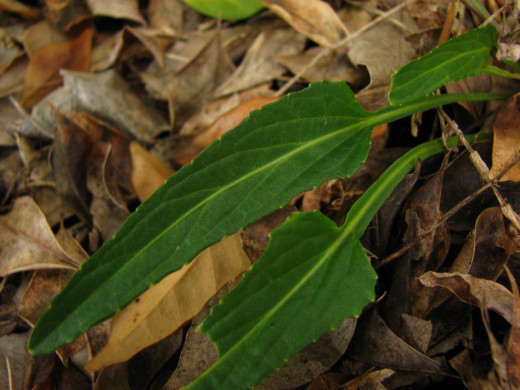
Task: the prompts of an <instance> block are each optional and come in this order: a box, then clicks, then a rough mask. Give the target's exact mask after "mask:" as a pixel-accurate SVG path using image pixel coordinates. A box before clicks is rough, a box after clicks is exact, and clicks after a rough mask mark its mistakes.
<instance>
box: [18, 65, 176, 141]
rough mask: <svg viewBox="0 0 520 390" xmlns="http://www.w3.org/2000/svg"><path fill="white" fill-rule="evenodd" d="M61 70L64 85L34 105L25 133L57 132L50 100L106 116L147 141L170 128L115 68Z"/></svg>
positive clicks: (63, 107)
mask: <svg viewBox="0 0 520 390" xmlns="http://www.w3.org/2000/svg"><path fill="white" fill-rule="evenodd" d="M61 74H62V75H63V82H64V86H63V87H62V88H59V89H58V90H56V91H54V92H52V93H51V94H50V95H49V96H47V98H46V99H45V100H44V101H42V102H41V103H40V104H38V105H36V106H35V107H34V108H33V111H32V113H31V118H30V119H27V120H25V121H24V123H23V124H22V128H21V130H20V132H21V133H22V134H26V135H33V136H42V134H41V130H40V128H44V129H45V130H46V131H47V134H44V137H48V136H49V135H48V133H50V134H54V132H55V129H56V123H55V117H54V113H53V111H52V109H51V107H50V105H49V103H50V104H51V105H52V106H54V107H56V108H57V109H58V110H60V111H62V112H82V113H88V114H90V115H92V116H94V117H96V118H103V119H104V121H106V122H108V123H110V124H111V125H112V126H114V127H116V128H117V129H118V130H120V131H121V132H122V133H123V134H126V135H127V136H128V138H129V139H133V138H135V139H137V140H139V141H140V142H142V143H143V144H145V145H148V144H150V143H152V142H153V141H154V139H155V136H157V135H158V134H160V133H161V132H164V131H168V130H169V125H168V123H167V122H166V120H165V119H164V117H163V116H162V114H161V113H160V112H159V111H158V110H157V109H155V108H153V107H150V106H147V105H145V104H144V103H143V102H142V101H141V99H140V98H139V96H138V95H137V94H136V93H135V92H134V91H133V90H132V89H131V88H130V86H129V85H128V84H127V83H126V82H125V81H124V80H123V79H122V78H121V77H120V76H119V75H118V74H117V73H116V72H115V71H114V70H108V71H105V72H100V73H96V74H88V73H81V72H72V71H62V72H61ZM128 107H132V109H131V110H129V109H128ZM35 123H37V124H39V127H38V126H35Z"/></svg>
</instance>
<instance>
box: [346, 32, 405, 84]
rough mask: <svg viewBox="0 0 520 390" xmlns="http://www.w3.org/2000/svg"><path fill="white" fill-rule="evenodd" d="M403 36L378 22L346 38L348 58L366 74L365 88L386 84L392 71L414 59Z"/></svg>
mask: <svg viewBox="0 0 520 390" xmlns="http://www.w3.org/2000/svg"><path fill="white" fill-rule="evenodd" d="M412 31H413V29H412ZM405 38H406V36H405V34H404V32H403V31H401V30H399V29H398V28H397V27H396V26H393V25H391V24H389V23H380V24H378V25H376V26H374V27H373V28H371V29H370V30H368V31H365V32H363V33H362V34H360V35H359V36H357V37H356V39H353V40H351V41H349V43H348V44H347V47H348V52H347V55H348V57H349V59H350V61H352V63H353V64H354V65H356V66H358V65H365V66H366V67H367V70H368V73H369V74H370V84H369V85H368V86H367V87H366V89H372V88H376V87H382V86H386V85H389V84H390V78H391V76H392V74H393V73H394V72H395V71H396V70H397V69H398V68H399V67H401V66H403V65H405V64H407V63H408V62H410V61H411V60H413V59H414V58H415V50H414V48H413V47H412V45H411V44H410V43H409V42H408V41H407V40H406V39H405Z"/></svg>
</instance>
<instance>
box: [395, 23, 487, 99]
mask: <svg viewBox="0 0 520 390" xmlns="http://www.w3.org/2000/svg"><path fill="white" fill-rule="evenodd" d="M496 42H497V30H496V29H495V27H493V26H491V25H489V26H487V27H483V28H477V29H474V30H470V31H468V32H467V33H465V34H463V35H460V36H458V37H456V38H453V39H450V40H449V41H447V42H445V43H443V44H441V45H439V46H437V47H436V48H435V49H433V50H432V51H431V52H430V53H429V54H427V55H425V56H423V57H420V58H418V59H416V60H414V61H412V62H410V63H408V64H407V65H405V66H403V67H401V68H400V69H399V70H398V71H397V72H396V73H395V74H394V75H393V76H392V85H391V89H390V94H389V96H388V98H389V101H390V103H391V104H393V105H399V104H405V103H409V102H412V101H414V100H416V99H418V98H421V97H424V96H427V95H429V94H430V93H431V92H433V91H435V90H437V89H438V88H440V87H442V86H443V85H444V84H446V83H448V82H450V81H456V80H460V79H463V78H466V77H471V76H478V75H480V74H483V73H486V66H487V64H488V63H489V61H490V59H491V52H492V50H493V49H494V48H495V46H496Z"/></svg>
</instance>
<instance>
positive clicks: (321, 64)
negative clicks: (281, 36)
mask: <svg viewBox="0 0 520 390" xmlns="http://www.w3.org/2000/svg"><path fill="white" fill-rule="evenodd" d="M318 56H319V60H318V61H317V62H316V64H315V65H314V66H312V67H309V66H308V64H309V63H310V62H311V61H313V60H314V58H315V57H318ZM279 61H280V63H281V64H282V65H283V66H285V67H286V68H287V69H289V70H290V71H291V73H294V74H300V72H303V73H301V78H302V79H303V80H305V81H308V82H316V81H321V80H329V81H345V82H347V83H348V84H349V85H350V86H351V87H353V88H354V89H360V88H361V87H362V86H364V85H366V84H368V77H367V72H366V70H365V69H363V68H360V67H354V65H352V64H351V63H350V61H349V60H348V58H347V55H346V54H345V52H343V51H335V50H329V49H326V48H323V47H312V48H310V49H309V50H306V51H305V52H303V53H298V54H295V55H291V56H286V57H280V60H279Z"/></svg>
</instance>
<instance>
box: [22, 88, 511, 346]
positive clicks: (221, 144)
mask: <svg viewBox="0 0 520 390" xmlns="http://www.w3.org/2000/svg"><path fill="white" fill-rule="evenodd" d="M493 98H495V99H496V98H503V96H502V95H497V94H453V95H441V96H432V97H428V98H425V99H422V100H418V101H416V102H413V103H411V104H408V105H406V106H403V107H388V108H387V109H383V110H380V111H378V112H376V113H370V112H368V111H365V110H363V109H362V108H361V107H360V106H359V104H358V103H357V102H356V100H355V98H354V94H353V93H352V91H351V90H350V89H349V88H348V86H347V85H346V84H345V83H343V82H338V83H331V82H320V83H315V84H312V85H311V86H310V87H309V88H307V89H306V90H304V91H302V92H299V93H295V94H290V95H288V96H286V97H284V98H282V99H280V100H279V101H278V102H275V103H273V104H270V105H268V106H265V107H264V108H262V109H261V110H259V111H256V112H253V113H252V114H251V115H250V116H249V117H248V118H247V119H246V120H245V121H243V122H242V123H241V124H240V125H239V126H238V127H237V128H236V129H234V130H233V131H231V132H229V133H227V134H226V135H225V136H223V137H222V139H221V140H218V141H216V142H214V143H213V144H212V145H210V147H208V148H207V149H206V150H205V151H204V152H203V153H202V154H201V155H200V156H199V157H197V158H196V159H195V160H194V161H193V163H192V164H190V165H187V166H185V167H184V168H182V169H181V170H180V171H179V172H177V173H176V174H175V175H173V176H172V177H171V178H170V179H169V180H168V181H167V182H166V183H165V185H163V186H162V187H161V188H159V189H158V190H157V191H156V192H155V193H154V194H153V195H152V196H151V197H150V198H149V199H148V200H147V201H145V202H144V203H143V204H142V205H141V206H140V207H139V208H138V209H137V210H136V211H135V212H134V213H133V214H132V215H131V216H130V217H129V218H128V220H127V221H126V222H125V223H124V225H123V226H122V227H121V229H120V230H119V231H118V233H117V234H116V235H115V236H114V238H113V239H111V240H109V241H107V242H106V243H105V244H104V245H103V246H102V247H101V248H100V249H99V250H98V251H97V252H96V253H94V255H93V256H92V257H91V258H90V259H89V260H88V261H87V262H86V263H84V264H83V266H82V267H81V268H80V269H79V270H78V272H76V273H75V274H74V276H73V277H72V278H71V279H70V281H69V283H68V284H67V286H66V287H65V289H64V290H63V291H62V292H61V294H59V295H58V296H57V297H56V298H55V299H54V301H53V302H52V303H51V305H50V307H49V309H48V310H47V311H46V312H45V313H44V314H43V315H42V316H41V317H40V320H39V321H38V324H37V325H36V327H35V328H34V330H33V332H32V335H31V338H30V340H29V345H28V348H29V350H30V351H31V352H32V353H34V354H41V353H48V352H51V351H53V350H55V349H57V348H59V347H61V346H63V345H65V344H67V343H68V342H71V341H72V340H74V339H75V338H76V337H78V336H79V335H80V334H81V333H82V332H84V331H86V330H87V329H88V328H89V327H91V326H93V325H95V324H97V323H99V322H101V321H103V320H104V319H106V318H108V317H110V316H112V315H113V314H115V313H116V312H117V311H119V310H121V309H122V308H124V307H125V306H126V305H128V304H129V303H130V302H131V301H132V300H133V299H135V298H137V297H138V296H139V295H140V294H141V293H142V292H144V291H145V290H146V289H147V288H148V287H149V286H150V285H152V284H155V283H157V282H159V281H160V280H161V279H162V278H163V277H165V276H166V275H168V274H169V273H171V272H173V271H175V270H177V269H179V268H180V267H182V266H183V265H184V264H186V263H188V262H190V261H191V260H192V259H193V258H194V257H195V256H196V255H197V254H198V253H199V252H201V251H202V250H203V249H205V248H206V247H208V246H209V245H211V244H214V243H215V242H218V241H219V240H220V239H221V238H223V237H225V236H228V235H230V234H232V233H235V232H236V231H237V230H239V229H241V228H243V227H245V226H247V225H248V224H250V223H252V222H254V221H256V220H257V219H259V218H261V217H263V216H264V215H267V214H268V213H270V212H272V211H274V210H276V209H277V208H279V207H282V206H284V205H285V204H287V203H288V202H289V201H290V200H291V199H292V198H293V197H294V196H296V195H297V194H299V193H301V192H304V191H307V190H309V189H311V188H312V187H316V186H318V185H320V184H321V183H323V182H325V181H327V180H329V179H333V178H340V177H345V176H349V175H352V174H353V173H354V172H355V171H356V170H357V169H358V167H359V166H360V164H361V163H362V162H363V161H364V160H365V159H366V156H367V154H368V150H369V147H370V132H371V129H372V128H373V126H375V125H377V124H380V123H387V122H391V121H393V120H397V119H399V118H402V117H405V116H408V115H410V114H413V113H415V112H419V111H423V110H426V109H430V108H433V107H436V106H439V105H441V104H446V103H453V102H457V101H465V100H488V99H493Z"/></svg>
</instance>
